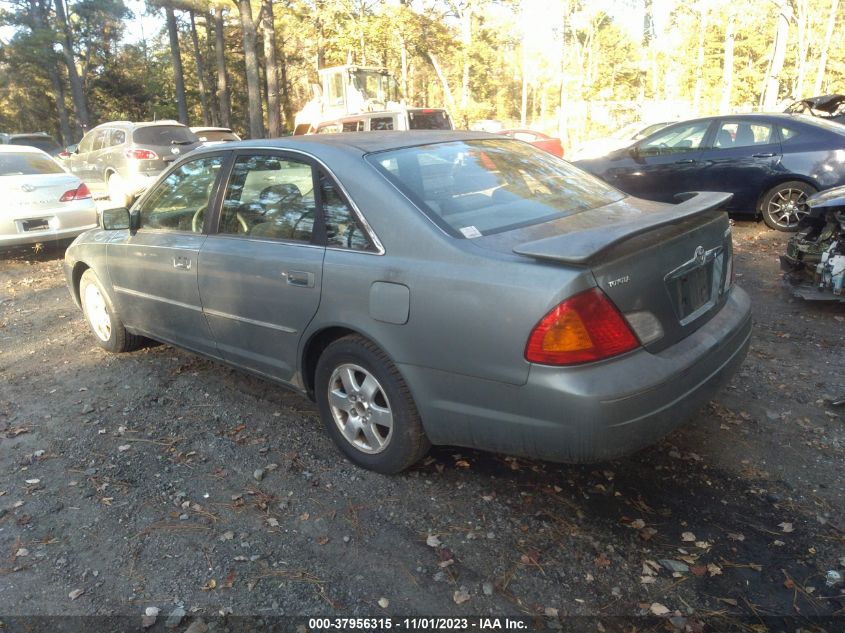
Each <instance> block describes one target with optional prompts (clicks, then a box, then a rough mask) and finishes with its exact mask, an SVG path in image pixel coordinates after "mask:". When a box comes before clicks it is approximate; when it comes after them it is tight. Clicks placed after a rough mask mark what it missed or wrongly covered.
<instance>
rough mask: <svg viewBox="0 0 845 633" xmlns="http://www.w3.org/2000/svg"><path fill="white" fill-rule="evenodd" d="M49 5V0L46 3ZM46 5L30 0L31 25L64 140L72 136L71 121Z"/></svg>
mask: <svg viewBox="0 0 845 633" xmlns="http://www.w3.org/2000/svg"><path fill="white" fill-rule="evenodd" d="M45 4H47V5H49V0H47V2H46V3H45ZM48 10H49V9H48V8H47V7H46V6H42V5H41V4H40V3H39V2H38V0H29V16H30V20H31V21H30V24H29V27H30V29H32V35H33V36H34V39H35V41H36V42H38V43H39V45H40V46H42V47H43V48H42V52H43V54H44V66H45V68H46V69H47V77H48V78H49V79H50V85H51V86H52V88H53V101H54V102H55V104H56V114H58V116H59V127H60V131H61V135H62V137H63V138H62V140H63V141H65V142H67V141H66V139H68V138H70V121H69V120H68V114H67V108H66V107H65V91H64V86H63V85H62V77H61V76H60V75H59V69H58V63H57V62H58V59H56V54H55V52H54V51H53V44H54V39H53V37H52V32H51V30H50V25H49V24H48V23H47V11H48Z"/></svg>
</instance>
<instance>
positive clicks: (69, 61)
mask: <svg viewBox="0 0 845 633" xmlns="http://www.w3.org/2000/svg"><path fill="white" fill-rule="evenodd" d="M55 7H56V20H57V21H58V23H59V29H60V30H61V32H62V38H61V44H62V53H63V54H64V59H65V65H66V66H67V76H68V81H69V82H70V94H71V99H73V109H74V111H75V112H76V123H77V124H78V126H79V129H80V131H81V132H82V134H84V133H85V132H87V131H88V127H89V126H90V124H91V120H90V118H89V116H88V103H87V102H86V100H85V91H84V90H83V89H82V80H81V79H80V78H79V72H78V71H77V69H76V59H75V58H74V56H73V37H72V34H71V30H70V25H69V24H68V21H67V12H66V11H65V5H64V0H55Z"/></svg>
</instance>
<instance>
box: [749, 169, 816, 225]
mask: <svg viewBox="0 0 845 633" xmlns="http://www.w3.org/2000/svg"><path fill="white" fill-rule="evenodd" d="M814 193H816V189H815V188H814V187H813V186H812V185H808V184H807V183H806V182H802V181H800V180H789V181H787V182H782V183H780V184H779V185H775V186H774V187H772V188H771V189H769V190H768V191H767V192H766V193H765V195H764V196H763V198H762V200H761V201H760V212H761V213H762V214H763V222H765V223H766V225H767V226H768V227H769V228H771V229H775V230H776V231H790V232H792V231H797V230H798V223H799V222H800V221H801V220H802V219H803V218H804V216H806V215H807V213H809V209H808V208H807V198H809V197H810V196H811V195H813V194H814Z"/></svg>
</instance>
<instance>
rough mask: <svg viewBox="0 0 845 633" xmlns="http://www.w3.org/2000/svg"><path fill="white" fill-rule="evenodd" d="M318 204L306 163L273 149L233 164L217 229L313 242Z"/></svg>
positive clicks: (242, 157)
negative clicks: (283, 155) (277, 153)
mask: <svg viewBox="0 0 845 633" xmlns="http://www.w3.org/2000/svg"><path fill="white" fill-rule="evenodd" d="M314 208H315V205H314V186H313V180H312V175H311V166H310V165H309V164H308V163H305V162H302V161H297V160H293V159H290V158H281V157H278V156H269V155H260V156H241V157H239V158H238V159H237V160H236V161H235V165H234V167H233V168H232V175H231V177H230V178H229V186H228V187H227V188H226V196H225V198H224V199H223V212H222V214H221V216H220V227H219V228H218V232H219V233H223V234H227V235H249V236H251V237H262V238H270V239H281V240H296V241H299V242H310V241H311V238H312V237H313V233H314Z"/></svg>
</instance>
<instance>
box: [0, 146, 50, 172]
mask: <svg viewBox="0 0 845 633" xmlns="http://www.w3.org/2000/svg"><path fill="white" fill-rule="evenodd" d="M63 171H64V170H63V169H62V168H61V167H60V166H59V165H58V164H57V163H56V162H55V161H54V160H53V159H51V158H49V157H47V156H44V155H42V154H35V153H29V152H27V153H23V152H21V153H20V154H11V153H6V152H3V153H0V176H31V175H33V174H61V173H62V172H63Z"/></svg>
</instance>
